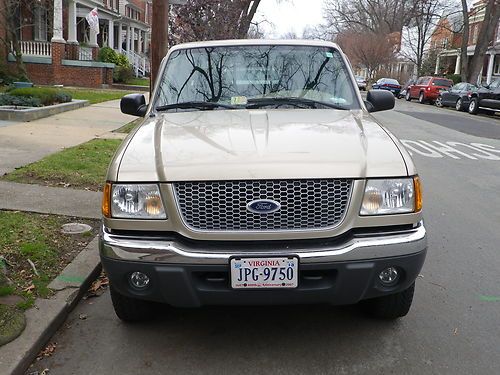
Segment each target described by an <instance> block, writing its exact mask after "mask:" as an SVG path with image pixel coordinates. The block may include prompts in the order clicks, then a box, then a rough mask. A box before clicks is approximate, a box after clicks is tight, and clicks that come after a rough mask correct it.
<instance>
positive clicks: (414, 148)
mask: <svg viewBox="0 0 500 375" xmlns="http://www.w3.org/2000/svg"><path fill="white" fill-rule="evenodd" d="M401 142H402V143H403V145H405V147H406V148H407V150H408V152H409V153H410V154H411V155H413V153H416V154H419V155H421V156H426V157H428V158H444V157H449V158H451V159H455V160H461V159H462V158H466V159H470V160H479V159H482V160H496V161H500V150H499V149H497V148H495V147H493V146H490V145H485V144H482V143H463V142H455V141H446V142H439V141H429V142H427V141H423V140H418V141H411V140H408V139H403V140H401Z"/></svg>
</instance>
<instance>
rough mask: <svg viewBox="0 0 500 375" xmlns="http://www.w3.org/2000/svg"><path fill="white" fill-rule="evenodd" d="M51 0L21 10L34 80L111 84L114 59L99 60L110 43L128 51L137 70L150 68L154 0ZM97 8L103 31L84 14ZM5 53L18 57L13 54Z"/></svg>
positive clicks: (23, 41)
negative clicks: (46, 5) (99, 53)
mask: <svg viewBox="0 0 500 375" xmlns="http://www.w3.org/2000/svg"><path fill="white" fill-rule="evenodd" d="M48 1H50V5H52V4H53V6H51V7H42V6H40V7H38V6H35V9H30V10H29V12H28V11H23V9H21V11H20V12H19V13H20V15H19V19H18V24H19V29H18V32H17V37H18V39H19V40H20V49H21V53H22V58H23V62H24V64H25V67H26V70H27V73H28V76H29V78H30V79H31V80H32V81H33V82H34V83H37V84H64V85H78V86H88V87H101V86H102V85H107V84H110V83H112V72H113V68H114V64H108V63H102V62H99V61H97V56H98V52H99V48H101V47H105V46H106V47H111V48H113V49H115V50H116V51H117V52H118V53H122V54H124V55H126V56H127V57H128V59H129V61H130V63H131V64H132V66H133V68H134V71H135V73H136V75H146V74H148V73H149V59H148V57H147V56H148V53H149V44H150V43H149V41H150V25H151V20H152V17H151V10H152V0H48ZM93 8H97V10H98V15H99V31H100V32H99V34H97V33H96V32H94V31H93V30H92V29H90V27H89V25H88V23H87V21H86V19H85V16H86V15H87V14H88V13H89V12H90V11H91V10H92V9H93ZM47 9H51V11H50V12H49V11H48V10H47ZM24 13H26V14H28V13H29V16H30V19H27V18H26V16H25V14H24ZM49 13H52V14H49ZM1 27H2V25H0V32H2V30H1ZM3 57H4V58H7V59H8V60H9V61H10V62H11V63H12V61H13V60H14V58H13V56H12V55H8V56H3Z"/></svg>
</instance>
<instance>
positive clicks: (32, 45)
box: [19, 40, 52, 57]
mask: <svg viewBox="0 0 500 375" xmlns="http://www.w3.org/2000/svg"><path fill="white" fill-rule="evenodd" d="M19 46H20V47H21V53H22V54H23V55H24V56H44V57H51V56H52V45H51V43H50V42H40V41H35V40H21V41H19Z"/></svg>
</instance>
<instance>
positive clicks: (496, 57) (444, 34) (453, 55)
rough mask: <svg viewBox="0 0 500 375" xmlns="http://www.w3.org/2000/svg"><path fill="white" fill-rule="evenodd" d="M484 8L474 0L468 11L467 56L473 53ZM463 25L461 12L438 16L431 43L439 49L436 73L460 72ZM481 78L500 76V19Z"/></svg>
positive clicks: (487, 81)
mask: <svg viewBox="0 0 500 375" xmlns="http://www.w3.org/2000/svg"><path fill="white" fill-rule="evenodd" d="M484 12H485V8H484V6H483V5H482V1H477V2H475V3H474V4H473V7H472V9H471V10H470V11H469V40H468V41H467V56H468V57H469V59H470V58H471V57H472V55H474V50H475V48H476V42H477V38H478V36H479V31H480V29H481V25H482V22H483V20H484ZM462 28H463V20H462V16H461V15H454V16H451V17H448V18H443V19H441V20H440V22H439V24H438V25H437V27H436V29H435V30H434V33H433V35H432V37H431V42H430V47H431V49H437V50H439V51H440V52H439V54H438V57H437V59H436V69H435V74H449V73H454V74H460V50H461V44H462ZM482 78H483V81H485V82H486V83H490V82H491V81H492V80H493V79H495V78H500V22H499V23H498V25H497V27H496V31H495V34H494V36H493V40H491V41H490V43H489V47H488V50H487V51H486V56H485V59H484V66H483V72H482Z"/></svg>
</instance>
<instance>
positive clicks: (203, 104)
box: [156, 101, 238, 111]
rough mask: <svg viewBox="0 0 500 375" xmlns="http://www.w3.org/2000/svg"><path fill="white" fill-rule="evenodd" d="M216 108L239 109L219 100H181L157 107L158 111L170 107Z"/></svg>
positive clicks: (166, 109)
mask: <svg viewBox="0 0 500 375" xmlns="http://www.w3.org/2000/svg"><path fill="white" fill-rule="evenodd" d="M191 108H193V109H214V108H227V109H237V108H238V107H236V106H234V105H230V104H224V103H219V102H197V101H192V102H181V103H172V104H166V105H159V106H158V107H156V110H157V111H168V110H169V109H191Z"/></svg>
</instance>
